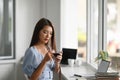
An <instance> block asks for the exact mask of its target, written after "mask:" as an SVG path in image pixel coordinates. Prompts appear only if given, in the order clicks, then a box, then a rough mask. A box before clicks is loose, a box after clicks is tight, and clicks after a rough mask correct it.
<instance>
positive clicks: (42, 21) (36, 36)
mask: <svg viewBox="0 0 120 80" xmlns="http://www.w3.org/2000/svg"><path fill="white" fill-rule="evenodd" d="M45 26H50V27H51V28H52V37H51V40H50V42H49V43H50V47H51V49H53V50H55V51H56V42H55V31H54V28H53V25H52V23H51V22H50V20H48V19H46V18H42V19H40V20H39V21H38V22H37V24H36V26H35V28H34V32H33V36H32V40H31V43H30V46H29V47H31V46H34V45H35V44H37V43H38V41H39V32H40V31H41V30H42V29H43V28H44V27H45ZM46 45H47V46H48V43H47V44H46Z"/></svg>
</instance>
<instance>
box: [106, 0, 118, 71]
mask: <svg viewBox="0 0 120 80" xmlns="http://www.w3.org/2000/svg"><path fill="white" fill-rule="evenodd" d="M106 6H107V8H106V9H107V19H106V22H107V24H106V26H107V30H106V31H107V51H108V52H109V55H110V58H111V62H112V64H111V68H112V69H114V70H116V71H118V70H119V71H120V23H119V22H120V14H119V13H120V1H119V0H107V3H106Z"/></svg>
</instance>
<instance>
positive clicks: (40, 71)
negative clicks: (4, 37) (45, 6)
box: [23, 18, 62, 80]
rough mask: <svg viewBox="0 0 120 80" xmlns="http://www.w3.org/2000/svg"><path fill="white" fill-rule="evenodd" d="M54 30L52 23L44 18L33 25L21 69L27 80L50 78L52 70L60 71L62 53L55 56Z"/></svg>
mask: <svg viewBox="0 0 120 80" xmlns="http://www.w3.org/2000/svg"><path fill="white" fill-rule="evenodd" d="M54 52H56V43H55V32H54V28H53V25H52V23H51V22H50V21H49V20H48V19H45V18H42V19H40V20H39V21H38V23H37V24H36V26H35V29H34V33H33V36H32V40H31V43H30V47H29V48H28V49H27V50H26V52H25V56H24V61H23V71H24V73H25V74H26V75H27V76H28V78H29V80H52V79H53V71H55V72H57V73H58V72H59V71H60V61H61V59H62V53H61V52H60V53H59V54H60V55H58V56H57V57H55V56H54V55H53V53H54Z"/></svg>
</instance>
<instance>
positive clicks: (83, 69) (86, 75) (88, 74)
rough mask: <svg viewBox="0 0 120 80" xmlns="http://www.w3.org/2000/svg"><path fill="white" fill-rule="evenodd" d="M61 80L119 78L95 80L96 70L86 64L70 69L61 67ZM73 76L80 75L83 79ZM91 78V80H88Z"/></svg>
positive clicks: (117, 79) (114, 79) (115, 79)
mask: <svg viewBox="0 0 120 80" xmlns="http://www.w3.org/2000/svg"><path fill="white" fill-rule="evenodd" d="M61 70H62V76H63V78H64V79H63V80H119V77H117V78H116V77H98V78H97V79H96V78H95V75H94V74H95V72H96V70H95V69H94V68H93V67H91V66H90V65H87V64H82V65H81V66H79V67H77V66H73V67H70V66H68V65H61ZM74 74H79V75H82V76H83V77H75V76H74ZM90 78H91V79H90Z"/></svg>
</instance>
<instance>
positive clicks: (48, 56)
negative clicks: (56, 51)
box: [44, 51, 53, 62]
mask: <svg viewBox="0 0 120 80" xmlns="http://www.w3.org/2000/svg"><path fill="white" fill-rule="evenodd" d="M52 56H53V55H52V54H51V52H50V51H48V52H47V53H46V55H45V57H44V60H45V61H46V62H47V61H50V60H52Z"/></svg>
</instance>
